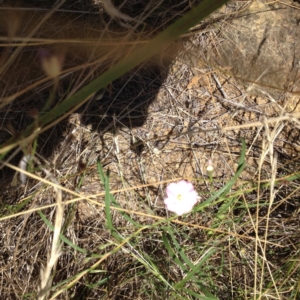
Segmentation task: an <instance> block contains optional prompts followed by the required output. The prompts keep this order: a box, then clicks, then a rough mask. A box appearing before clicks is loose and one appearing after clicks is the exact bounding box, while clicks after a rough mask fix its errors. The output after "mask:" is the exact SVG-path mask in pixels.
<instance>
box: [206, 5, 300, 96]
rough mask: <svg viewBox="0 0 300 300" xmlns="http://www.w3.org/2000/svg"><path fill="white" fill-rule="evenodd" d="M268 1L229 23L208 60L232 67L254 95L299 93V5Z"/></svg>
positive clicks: (252, 6) (218, 64)
mask: <svg viewBox="0 0 300 300" xmlns="http://www.w3.org/2000/svg"><path fill="white" fill-rule="evenodd" d="M267 2H270V1H265V0H261V1H260V2H259V1H255V2H253V3H252V4H251V5H250V6H249V7H248V8H247V10H246V11H243V12H240V13H239V14H238V15H236V16H235V17H233V18H232V20H231V21H229V24H228V26H226V27H225V29H222V31H221V38H219V39H218V40H219V41H220V42H219V44H218V45H217V46H216V45H214V48H212V49H210V50H208V51H210V52H209V56H210V57H209V61H210V63H211V64H212V65H213V66H219V67H220V66H221V68H224V69H226V68H227V69H228V67H230V72H231V73H232V74H233V75H234V76H235V77H236V79H238V80H240V81H242V82H243V83H244V85H245V87H249V86H251V88H249V89H248V91H250V92H252V93H254V94H261V93H262V92H267V93H269V94H270V95H272V96H273V97H275V98H276V97H278V96H280V95H281V94H282V93H283V92H287V91H288V92H293V93H296V94H297V93H300V51H299V50H300V10H299V9H300V5H299V4H298V3H295V2H291V5H288V4H283V3H282V2H280V3H278V2H275V3H274V2H271V3H270V4H267ZM297 8H298V9H297ZM222 37H223V38H222ZM254 82H255V83H256V84H253V83H254Z"/></svg>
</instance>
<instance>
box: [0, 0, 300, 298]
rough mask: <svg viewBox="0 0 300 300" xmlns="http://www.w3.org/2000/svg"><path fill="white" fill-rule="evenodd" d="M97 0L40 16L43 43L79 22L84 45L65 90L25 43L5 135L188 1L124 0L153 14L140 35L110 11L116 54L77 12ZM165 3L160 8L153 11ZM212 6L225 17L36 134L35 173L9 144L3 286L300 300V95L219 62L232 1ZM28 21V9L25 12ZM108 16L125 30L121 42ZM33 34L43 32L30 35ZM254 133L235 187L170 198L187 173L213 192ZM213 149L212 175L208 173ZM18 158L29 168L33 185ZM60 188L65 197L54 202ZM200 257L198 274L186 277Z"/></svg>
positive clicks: (74, 53)
mask: <svg viewBox="0 0 300 300" xmlns="http://www.w3.org/2000/svg"><path fill="white" fill-rule="evenodd" d="M88 2H89V1H77V2H76V4H74V3H73V2H72V3H73V4H69V3H68V2H66V3H65V4H64V5H65V6H63V7H62V8H61V9H65V10H68V11H70V10H72V11H73V10H74V11H73V12H72V13H70V12H66V11H65V12H64V14H66V15H67V16H69V17H68V19H67V20H70V21H68V22H70V23H69V25H68V26H66V28H65V29H66V31H63V28H60V29H58V28H59V26H58V25H60V22H58V21H57V20H61V18H60V16H59V14H60V13H57V12H55V18H56V17H57V19H56V21H55V22H54V21H53V27H52V28H51V26H50V24H51V22H50V23H47V24H48V25H47V26H46V27H43V28H42V30H41V35H42V37H41V39H42V40H41V41H39V42H41V43H42V45H43V47H45V45H46V44H47V42H50V41H51V42H52V41H53V40H54V39H56V38H57V39H59V38H61V37H68V38H66V41H67V43H68V44H71V42H70V41H71V39H72V38H73V35H71V33H70V32H72V28H74V30H75V29H76V28H81V29H82V31H78V36H79V38H78V40H79V41H80V46H79V47H78V50H77V47H73V46H71V47H69V46H68V47H67V48H65V49H67V50H64V51H65V53H66V54H65V65H64V69H63V76H64V75H66V78H67V79H66V80H65V79H63V78H62V79H61V82H60V84H59V87H58V88H57V90H54V91H53V89H52V84H53V82H51V81H49V79H47V80H46V79H45V75H44V74H43V72H42V71H41V70H39V66H38V64H36V65H34V64H33V65H32V64H31V63H30V64H29V66H28V65H26V60H24V58H26V57H27V58H28V56H26V55H28V54H26V51H29V53H30V58H32V57H36V55H37V53H38V48H39V46H37V45H36V44H35V45H34V46H32V47H31V46H30V47H29V48H28V47H25V48H23V49H22V51H21V54H20V56H17V57H18V58H17V60H16V61H15V62H14V63H11V64H9V65H8V71H9V72H8V73H9V76H7V75H5V73H3V74H4V75H2V77H1V80H2V85H1V93H2V99H3V101H2V103H1V104H3V107H4V109H3V112H1V120H2V121H1V136H0V140H1V143H2V142H4V141H6V140H7V139H8V138H9V137H10V135H11V134H12V135H17V134H19V132H21V130H22V129H23V128H24V127H25V126H26V125H27V124H29V123H31V122H32V117H30V116H32V114H30V112H32V111H33V110H37V111H40V110H41V108H42V107H43V105H42V104H43V103H41V102H43V101H45V99H47V98H48V96H49V94H50V95H51V93H54V94H55V99H56V101H60V99H61V98H60V97H61V95H65V94H72V93H74V91H75V90H77V89H79V88H80V87H82V86H84V85H85V84H86V83H87V82H89V81H90V80H91V79H92V78H93V77H94V76H96V75H97V74H99V72H102V71H103V70H104V69H105V68H109V66H110V65H111V64H113V63H114V62H115V61H116V60H117V59H118V57H121V56H123V55H126V54H127V53H129V52H130V51H131V50H132V48H131V47H132V46H128V44H126V41H128V40H129V41H130V40H133V41H134V45H135V46H137V45H138V43H140V42H143V41H145V40H146V39H148V38H150V37H151V36H152V35H153V34H154V32H155V31H158V30H161V28H163V27H165V26H167V24H168V22H172V20H173V18H176V17H178V16H179V15H182V14H183V13H184V11H185V10H187V9H188V7H187V6H186V4H185V3H184V2H182V3H180V5H178V6H174V5H173V6H169V7H168V6H167V4H166V3H165V2H164V5H166V6H163V8H164V9H162V10H155V11H154V13H153V12H152V13H153V14H150V12H151V9H150V8H149V7H148V6H147V5H146V7H145V6H143V5H142V2H139V1H137V2H136V3H134V4H135V5H132V6H128V7H127V6H126V5H125V7H124V10H123V12H124V13H126V14H128V15H130V16H131V15H132V13H133V11H135V10H134V9H137V11H141V12H143V11H147V12H148V13H149V16H147V17H146V16H145V15H143V14H141V16H140V18H139V17H137V23H136V24H138V23H139V21H143V22H145V23H147V26H148V27H147V26H146V28H149V27H150V25H151V26H152V29H151V30H148V31H145V36H143V38H142V39H141V37H140V36H138V38H136V36H135V34H133V33H132V32H133V31H132V27H134V26H135V25H136V24H131V23H130V22H129V23H126V22H125V21H126V20H125V21H124V20H121V21H122V22H120V21H118V20H117V19H118V18H117V19H116V20H114V21H112V22H111V23H105V20H109V19H110V17H109V16H107V15H103V20H104V21H103V20H102V21H103V23H104V24H105V28H106V30H105V31H104V33H103V36H104V37H105V39H106V38H107V36H109V38H107V39H108V40H109V39H110V40H111V41H114V42H115V41H116V40H117V42H118V43H119V44H121V45H122V46H121V47H120V48H119V49H117V48H114V47H113V48H112V49H113V50H112V51H110V52H108V51H107V49H108V48H110V47H111V46H107V45H105V44H104V46H103V45H97V47H95V49H94V48H93V49H94V50H95V51H91V50H88V49H87V48H88V47H90V45H91V44H89V46H88V47H87V46H86V45H84V44H85V42H87V41H89V43H91V39H92V38H93V36H94V34H95V35H96V33H95V31H96V29H95V27H94V26H93V24H96V23H93V22H96V21H94V19H92V20H93V21H87V20H84V21H82V20H80V21H78V20H77V13H76V12H75V10H77V11H87V10H88V9H90V10H91V12H93V13H94V12H95V11H96V10H97V9H99V10H100V11H101V10H102V7H101V5H100V6H99V3H96V2H95V3H93V4H94V5H92V6H89V5H88ZM249 2H250V1H249ZM38 4H39V3H38V2H36V5H38ZM97 5H98V6H97ZM231 5H232V4H231ZM138 8H139V9H140V10H138ZM237 8H238V9H244V8H245V7H244V6H241V7H240V3H239V2H237V3H236V5H235V6H234V8H232V7H231V9H237ZM39 13H42V10H41V11H40V12H39ZM18 14H19V12H17V15H18ZM93 16H94V14H93ZM81 17H82V16H81ZM159 17H163V18H164V19H163V21H162V22H161V23H160V24H156V23H155V20H157V19H158V18H159ZM215 17H216V18H219V20H218V23H217V24H218V26H217V27H216V26H212V27H211V26H208V27H207V28H205V30H204V29H201V31H200V32H198V33H194V35H193V36H191V37H188V38H187V37H185V38H184V39H183V40H181V41H178V42H177V44H176V45H172V48H173V49H176V58H174V59H173V60H171V58H172V57H173V53H171V54H170V55H169V54H165V53H163V54H162V55H161V56H160V58H156V59H154V60H153V61H151V62H147V63H146V64H144V65H143V66H141V67H140V68H136V69H134V70H133V71H132V72H130V73H129V74H128V75H126V76H124V77H123V78H121V79H120V80H118V81H116V82H113V83H112V84H111V85H110V86H108V87H107V89H105V90H104V91H100V92H99V94H97V95H95V97H94V98H93V99H91V100H90V101H89V102H87V105H86V106H85V107H83V108H81V109H80V110H78V111H76V112H74V113H73V114H71V115H70V116H69V119H67V120H65V121H63V122H60V123H58V124H57V125H55V126H54V127H53V128H51V129H50V130H48V131H47V132H46V133H44V134H43V135H41V136H40V137H39V140H38V145H37V146H36V145H35V143H34V142H33V143H32V144H30V145H26V146H28V148H29V149H25V148H26V147H25V145H24V147H23V148H24V149H19V150H23V151H27V150H28V151H29V153H30V151H31V153H35V155H36V157H37V159H36V161H35V163H34V164H33V165H32V166H31V167H32V168H31V170H29V172H26V170H20V169H19V168H18V167H17V166H18V163H19V160H20V159H21V157H22V153H14V152H11V153H9V155H8V156H6V157H5V159H4V160H3V161H2V163H3V164H4V165H5V168H2V179H1V180H2V182H1V187H0V188H1V190H2V191H3V192H2V194H1V196H0V197H1V198H0V199H1V208H0V214H1V216H0V221H1V222H0V237H1V238H0V247H1V256H0V270H1V273H0V274H1V276H0V279H1V280H0V289H1V295H2V297H4V298H5V299H37V298H38V296H39V297H40V299H43V298H44V297H45V295H46V294H47V293H48V294H49V295H48V296H47V297H46V298H47V299H100V298H101V299H197V298H199V295H200V294H201V297H203V299H215V298H212V297H213V296H210V295H209V294H208V293H206V295H205V296H206V297H207V298H204V294H205V292H210V293H211V294H213V295H214V296H215V297H217V298H218V299H298V297H299V275H300V270H299V196H300V193H299V165H300V163H299V147H300V145H299V141H298V140H299V114H300V108H299V97H298V96H297V95H293V94H289V93H283V94H282V96H281V98H280V99H276V100H275V99H273V98H272V97H271V96H270V95H265V97H261V96H255V95H253V94H251V87H250V88H248V89H245V88H244V87H242V86H241V85H240V83H239V82H237V81H236V80H235V79H234V76H233V75H234V74H230V70H224V69H222V68H220V69H218V68H212V67H211V66H210V65H209V64H208V63H207V60H206V57H205V54H204V53H205V49H206V48H205V47H207V46H208V45H211V44H218V43H219V42H220V40H218V39H219V35H218V32H219V31H218V30H222V28H224V27H225V26H227V24H228V22H229V20H230V18H229V15H228V11H227V12H226V11H225V10H221V11H220V12H218V13H217V14H216V15H215ZM17 18H19V15H18V17H17ZM28 18H29V17H28ZM97 18H98V16H96V19H97ZM224 18H225V20H224ZM29 19H30V18H29ZM222 19H223V20H222ZM20 20H28V19H27V15H26V18H24V19H22V18H20ZM50 20H51V19H50ZM53 20H54V19H53ZM102 21H101V22H102ZM64 22H65V21H64ZM124 22H125V23H126V24H127V25H128V26H131V27H130V29H128V28H126V26H125V27H124V24H123V23H124ZM36 24H37V23H34V24H32V28H36V26H37V25H36ZM149 24H150V25H149ZM75 25H76V26H78V27H76V26H75ZM156 25H157V26H156ZM97 26H99V25H97ZM101 26H103V24H100V27H101ZM20 28H22V27H20ZM97 28H99V27H97ZM112 28H115V29H116V30H119V32H121V31H122V35H121V36H120V40H121V42H120V40H118V38H116V37H115V35H116V34H115V33H112V32H111V29H112ZM137 28H139V27H137ZM217 28H219V29H217ZM124 32H125V34H124ZM126 32H127V33H126ZM128 32H130V34H128ZM26 34H28V32H27V31H26V30H25V33H24V35H26ZM72 34H74V33H72ZM86 34H88V36H85V35H86ZM2 35H3V37H5V38H7V36H5V35H4V33H3V32H2ZM81 35H83V36H85V37H86V39H83V38H82V37H81ZM53 36H54V37H53ZM75 36H76V34H75ZM68 39H69V40H68ZM29 42H32V43H37V42H38V41H37V40H35V39H34V38H33V37H31V38H30V40H29ZM123 46H124V47H123ZM98 47H100V48H101V47H103V48H102V51H98V50H99V48H98ZM3 49H4V50H3V51H2V52H1V54H2V55H3V57H11V53H10V52H9V51H7V50H5V49H9V48H4V46H3ZM70 49H71V50H70ZM1 50H2V49H1ZM55 51H58V50H55ZM55 51H54V53H57V52H55ZM104 53H106V54H105V55H104ZM82 57H83V58H84V59H82ZM17 61H18V63H17ZM158 61H159V63H158ZM33 62H34V60H33ZM18 68H19V69H18ZM16 69H18V72H17V71H16ZM31 71H32V73H33V75H31ZM28 73H30V76H27V75H26V74H28ZM6 74H7V73H6ZM31 76H33V78H32V77H31ZM16 95H18V98H17V99H18V101H16V100H14V98H15V96H16ZM4 105H5V106H4ZM20 111H22V113H20ZM242 138H243V139H245V142H246V157H245V162H246V165H247V167H246V168H245V170H244V171H243V173H242V175H241V176H240V177H239V178H238V180H237V181H236V182H235V184H234V186H233V187H232V188H231V189H230V190H229V191H228V193H227V195H226V197H224V196H222V195H221V197H218V198H217V199H216V200H215V201H213V202H212V203H210V204H209V205H208V206H207V207H205V208H202V209H201V210H199V211H197V212H194V213H191V214H189V215H187V216H185V217H182V218H172V217H171V216H170V215H169V213H168V212H167V211H166V210H165V207H164V204H163V198H164V196H165V192H164V191H165V187H166V184H167V183H169V182H173V181H178V180H180V179H182V178H185V179H187V180H190V181H192V182H193V184H194V186H195V187H196V190H197V191H199V194H200V196H201V202H204V201H205V200H207V199H208V198H209V197H210V196H212V195H214V194H215V193H216V191H218V190H220V189H221V188H222V187H223V186H225V185H226V184H227V183H228V182H229V181H230V180H231V178H232V177H233V176H234V174H235V173H236V170H237V166H238V161H239V157H240V155H241V145H242V142H241V139H242ZM32 151H33V152H32ZM8 157H11V159H8ZM209 159H211V160H212V162H213V166H214V173H213V179H212V181H210V179H209V177H208V176H207V172H206V167H207V165H208V161H209ZM97 161H100V162H101V165H102V167H103V170H104V172H107V175H109V185H110V191H111V194H112V195H113V196H114V199H112V198H110V200H107V197H108V196H107V195H106V197H105V187H104V185H103V184H101V181H100V176H99V169H98V166H97ZM2 167H3V166H2ZM43 170H44V171H46V172H44V171H43ZM15 172H16V173H15ZM18 172H22V173H24V174H26V175H27V177H28V180H27V182H26V185H25V186H22V185H21V184H20V182H19V181H18V180H19V179H18V178H19V173H18ZM45 173H46V175H45ZM15 174H16V175H15ZM60 197H61V198H62V204H63V211H62V210H60V212H61V214H60V215H58V212H59V208H61V209H62V206H60V205H59V203H60ZM107 201H111V202H110V204H111V207H110V211H109V213H108V212H107V207H106V204H107ZM113 201H114V202H113ZM62 213H63V216H62ZM110 217H111V219H112V224H113V230H112V229H111V228H110V225H109V220H108V219H109V218H110ZM167 217H171V219H169V218H167ZM58 221H61V224H58V223H55V222H58ZM51 224H53V226H54V230H55V231H54V232H55V233H53V231H52V230H53V228H52V225H51ZM55 224H56V225H55ZM59 232H60V233H61V235H63V238H64V240H63V241H62V242H61V246H58V234H59ZM60 241H61V240H60ZM168 247H169V248H168ZM51 249H52V252H51ZM170 249H172V250H170ZM172 251H173V252H172ZM51 253H52V254H51ZM172 253H173V255H172ZM53 257H55V258H56V260H55V261H52V260H51V258H53ZM51 262H53V263H51ZM195 266H199V268H198V269H197V272H196V273H195V274H196V276H195V277H192V278H191V279H190V280H189V281H187V282H186V284H185V285H184V288H182V289H175V288H174V287H175V286H176V284H177V283H178V282H180V281H181V280H183V279H184V278H186V276H188V274H190V272H192V271H193V270H194V268H195V270H196V267H195ZM47 268H48V269H47ZM46 270H48V272H46ZM41 271H42V274H43V276H42V277H41ZM41 278H43V279H44V280H41ZM51 282H52V284H50V283H51ZM48 286H49V287H50V289H49V290H47V287H48ZM39 291H40V294H39ZM41 291H42V293H41ZM193 293H194V294H193ZM197 295H198V296H197ZM209 297H211V298H209ZM200 299H201V298H200Z"/></svg>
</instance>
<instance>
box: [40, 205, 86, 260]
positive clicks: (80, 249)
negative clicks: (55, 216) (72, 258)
mask: <svg viewBox="0 0 300 300" xmlns="http://www.w3.org/2000/svg"><path fill="white" fill-rule="evenodd" d="M38 214H39V215H40V217H41V219H42V220H43V221H44V222H45V224H46V225H47V226H48V227H49V228H50V230H51V231H54V227H53V225H52V224H51V223H50V222H49V220H48V219H47V218H46V216H45V215H44V214H43V213H42V211H40V210H39V211H38ZM59 238H60V239H61V240H62V241H63V242H64V243H66V244H67V245H69V246H70V247H71V248H73V249H74V250H76V251H78V252H81V253H85V254H87V253H88V252H87V251H86V250H84V249H82V248H80V247H79V246H77V245H75V244H73V243H72V242H71V241H70V240H68V239H67V238H66V237H65V236H64V235H62V234H60V235H59Z"/></svg>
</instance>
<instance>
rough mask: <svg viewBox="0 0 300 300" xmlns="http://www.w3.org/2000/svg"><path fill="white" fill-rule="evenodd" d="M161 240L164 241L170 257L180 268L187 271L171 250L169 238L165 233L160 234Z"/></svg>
mask: <svg viewBox="0 0 300 300" xmlns="http://www.w3.org/2000/svg"><path fill="white" fill-rule="evenodd" d="M162 240H163V243H164V246H165V247H166V249H167V251H168V253H169V255H170V257H171V258H172V259H173V260H174V261H175V262H176V264H177V265H178V266H179V267H180V268H181V270H182V271H183V272H184V273H186V272H187V268H186V267H185V266H184V265H183V263H182V262H181V261H180V260H179V259H178V257H177V256H176V254H175V252H174V251H173V249H172V247H171V245H170V243H169V240H168V238H167V236H166V235H165V234H163V235H162Z"/></svg>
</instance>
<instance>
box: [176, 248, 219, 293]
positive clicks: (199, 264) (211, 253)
mask: <svg viewBox="0 0 300 300" xmlns="http://www.w3.org/2000/svg"><path fill="white" fill-rule="evenodd" d="M216 251H217V249H214V248H212V249H210V250H208V251H207V252H206V254H205V255H204V256H203V257H202V258H201V260H200V261H199V262H198V264H196V265H195V266H194V267H193V269H192V270H191V271H190V272H189V273H188V274H187V275H186V276H185V277H184V279H182V280H181V281H179V282H178V283H177V284H175V286H174V288H175V289H181V288H182V287H183V286H184V285H185V284H186V282H187V281H189V280H191V279H192V278H193V277H194V275H195V274H196V273H197V272H198V271H199V269H200V267H201V266H202V265H203V264H204V263H205V262H206V261H207V260H208V259H209V257H210V256H212V255H213V254H214V253H215V252H216Z"/></svg>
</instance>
